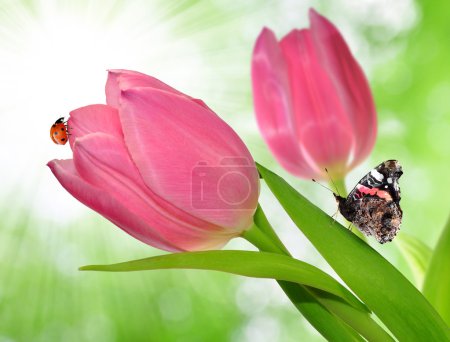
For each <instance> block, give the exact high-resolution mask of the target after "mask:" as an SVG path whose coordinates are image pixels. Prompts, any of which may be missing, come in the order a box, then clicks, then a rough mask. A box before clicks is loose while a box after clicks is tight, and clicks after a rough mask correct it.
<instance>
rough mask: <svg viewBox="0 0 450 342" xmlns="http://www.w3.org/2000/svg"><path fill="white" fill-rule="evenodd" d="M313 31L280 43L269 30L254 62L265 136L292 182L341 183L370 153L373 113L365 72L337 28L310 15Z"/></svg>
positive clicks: (294, 34)
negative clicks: (323, 180)
mask: <svg viewBox="0 0 450 342" xmlns="http://www.w3.org/2000/svg"><path fill="white" fill-rule="evenodd" d="M309 18H310V22H311V28H310V29H302V30H292V31H291V32H290V33H289V34H288V35H286V36H285V37H284V38H283V39H282V40H281V41H280V42H278V41H277V39H276V37H275V35H274V33H273V32H272V31H271V30H269V29H267V28H265V29H263V31H262V32H261V34H260V35H259V37H258V40H257V42H256V45H255V48H254V51H253V59H252V81H253V99H254V105H255V112H256V118H257V121H258V124H259V127H260V130H261V132H262V135H263V137H264V139H265V141H266V143H267V144H268V145H269V148H270V150H271V151H272V153H273V154H274V155H275V157H276V159H277V160H278V161H279V162H280V164H281V165H282V166H283V167H284V168H286V170H288V171H289V172H291V173H292V174H294V175H297V176H300V177H305V178H312V177H314V178H321V177H322V178H323V177H324V176H325V175H324V169H325V168H328V170H329V172H330V174H331V176H332V177H333V178H336V179H342V178H343V177H344V176H345V174H346V173H347V172H348V171H349V170H350V169H351V168H353V167H354V166H356V165H357V164H358V163H360V162H361V161H362V160H363V159H364V158H365V157H366V156H367V155H368V154H369V152H370V151H371V150H372V148H373V145H374V143H375V138H376V131H377V127H376V112H375V105H374V101H373V98H372V94H371V92H370V88H369V85H368V82H367V79H366V77H365V76H364V72H363V70H362V69H361V67H360V66H359V64H358V62H357V61H356V60H355V58H354V57H353V56H352V54H351V52H350V50H349V48H348V46H347V44H346V43H345V40H344V39H343V38H342V36H341V34H340V33H339V31H338V30H337V29H336V27H335V26H334V25H333V24H332V23H331V22H329V21H328V20H327V19H326V18H324V17H323V16H321V15H320V14H318V13H317V12H316V11H314V10H313V9H311V10H310V12H309Z"/></svg>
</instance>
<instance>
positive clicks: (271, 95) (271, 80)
mask: <svg viewBox="0 0 450 342" xmlns="http://www.w3.org/2000/svg"><path fill="white" fill-rule="evenodd" d="M252 85H253V100H254V106H255V113H256V119H257V121H258V125H259V128H260V131H261V133H262V135H263V137H264V139H265V141H266V142H267V144H268V146H269V148H270V149H271V151H272V152H273V154H274V156H275V157H276V158H277V160H278V161H279V162H280V164H281V165H283V167H285V168H286V169H287V170H288V171H289V172H291V173H293V174H295V175H299V176H304V177H308V176H310V175H311V174H313V173H314V170H313V169H312V168H311V167H310V166H309V165H308V163H307V162H306V161H305V160H304V159H303V156H302V154H301V153H300V150H299V148H298V142H297V129H296V127H297V123H296V118H295V115H294V113H293V106H292V102H291V92H290V85H289V77H288V69H287V65H286V62H285V60H284V57H283V55H282V52H281V50H280V47H279V45H278V42H277V41H276V37H275V35H274V33H273V32H272V31H271V30H269V29H267V28H264V29H263V30H262V32H261V33H260V35H259V37H258V40H257V41H256V44H255V48H254V50H253V57H252Z"/></svg>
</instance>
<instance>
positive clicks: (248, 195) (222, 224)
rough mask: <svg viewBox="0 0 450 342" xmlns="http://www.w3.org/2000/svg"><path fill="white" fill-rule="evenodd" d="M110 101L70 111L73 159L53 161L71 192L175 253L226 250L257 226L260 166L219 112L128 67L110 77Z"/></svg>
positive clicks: (142, 237) (130, 230) (137, 235)
mask: <svg viewBox="0 0 450 342" xmlns="http://www.w3.org/2000/svg"><path fill="white" fill-rule="evenodd" d="M106 98H107V105H90V106H86V107H83V108H79V109H76V110H74V111H72V112H71V113H70V119H69V121H68V123H67V125H68V130H69V133H70V137H69V142H70V146H71V148H72V150H73V159H70V160H53V161H51V162H49V163H48V165H49V167H50V169H51V170H52V172H53V173H54V175H55V176H56V178H57V179H58V181H59V182H60V183H61V184H62V186H63V187H64V188H65V189H66V190H67V191H69V192H70V193H71V194H72V195H73V196H74V197H75V198H77V199H78V200H79V201H80V202H82V203H84V204H85V205H87V206H88V207H90V208H92V209H93V210H95V211H97V212H98V213H100V214H101V215H103V216H104V217H106V218H107V219H108V220H110V221H111V222H113V223H114V224H116V225H117V226H119V227H120V228H122V229H123V230H124V231H126V232H127V233H129V234H130V235H132V236H134V237H135V238H137V239H139V240H141V241H143V242H145V243H147V244H149V245H152V246H154V247H157V248H160V249H165V250H168V251H185V250H189V251H191V250H204V249H212V248H218V247H221V246H223V245H224V244H225V243H227V242H228V240H229V239H231V238H233V237H236V236H239V235H240V234H242V232H243V231H245V230H246V229H248V228H250V227H251V225H252V223H253V214H254V212H255V210H256V206H257V202H258V195H259V177H258V172H257V170H256V167H255V163H254V161H253V158H252V156H251V155H250V153H249V151H248V149H247V147H246V146H245V145H244V143H243V142H242V140H241V139H240V138H239V137H238V136H237V134H236V133H235V132H234V131H233V130H232V129H231V127H230V126H228V125H227V124H226V123H225V122H224V121H223V120H221V119H220V118H219V117H218V116H217V115H216V114H215V113H214V112H213V111H212V110H211V109H209V108H208V107H207V106H206V105H205V104H204V103H203V102H202V101H200V100H196V99H193V98H191V97H189V96H187V95H184V94H183V93H181V92H179V91H177V90H175V89H173V88H171V87H169V86H168V85H166V84H164V83H162V82H161V81H159V80H157V79H155V78H153V77H150V76H147V75H144V74H141V73H137V72H133V71H126V70H112V71H110V72H109V76H108V81H107V85H106Z"/></svg>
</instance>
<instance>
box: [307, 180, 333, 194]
mask: <svg viewBox="0 0 450 342" xmlns="http://www.w3.org/2000/svg"><path fill="white" fill-rule="evenodd" d="M312 181H313V182H314V183H316V184H319V185H320V186H321V187H322V188H325V189H327V190H329V191H331V192H332V193H334V191H333V190H331V189H330V188H329V187H326V186H325V185H323V184H321V183H319V182H318V181H316V180H315V179H314V178H313V179H312Z"/></svg>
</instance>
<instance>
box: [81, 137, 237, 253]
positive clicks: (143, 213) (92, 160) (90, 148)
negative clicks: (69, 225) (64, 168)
mask: <svg viewBox="0 0 450 342" xmlns="http://www.w3.org/2000/svg"><path fill="white" fill-rule="evenodd" d="M74 161H75V166H76V168H77V171H78V172H79V174H80V175H81V177H82V178H83V179H85V180H87V181H88V182H89V183H91V184H93V185H94V186H96V187H98V188H100V189H103V191H104V193H105V194H107V195H108V196H110V197H112V198H114V199H115V200H116V201H117V202H119V203H122V204H123V205H124V206H126V207H127V208H129V210H130V212H131V213H132V215H134V216H137V217H139V218H140V219H142V220H143V221H144V222H145V223H146V226H145V227H146V230H145V231H144V232H142V234H140V233H139V235H140V236H141V240H142V241H144V242H146V243H148V244H151V245H153V240H154V239H155V238H156V239H157V240H158V238H159V240H161V239H162V240H163V241H170V243H171V244H172V245H174V246H176V249H177V250H200V249H210V248H217V247H221V246H223V245H224V244H225V243H226V242H228V240H229V239H231V238H232V237H234V236H235V235H237V234H236V233H235V232H230V231H226V230H225V229H224V228H222V227H218V226H215V225H213V224H211V223H208V222H205V221H201V220H199V219H197V218H195V217H192V216H191V215H189V214H188V213H186V212H183V211H181V210H179V209H178V208H176V207H174V206H172V205H171V204H170V203H167V202H166V201H165V200H164V199H161V198H159V197H158V196H156V195H155V194H154V193H153V192H152V191H151V190H150V189H148V188H147V187H146V185H145V184H144V182H143V181H142V178H141V176H140V174H139V171H138V170H137V168H136V166H135V165H134V164H133V162H132V160H131V159H130V157H129V155H128V150H127V148H126V146H125V145H124V143H123V141H122V140H119V139H116V138H115V137H113V136H109V135H106V134H103V133H95V134H90V135H88V136H85V137H83V138H81V139H78V140H77V142H76V144H75V148H74ZM112 215H115V213H113V214H112ZM128 229H129V230H130V229H133V227H130V228H128ZM149 236H150V237H151V238H149ZM144 239H145V240H144Z"/></svg>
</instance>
